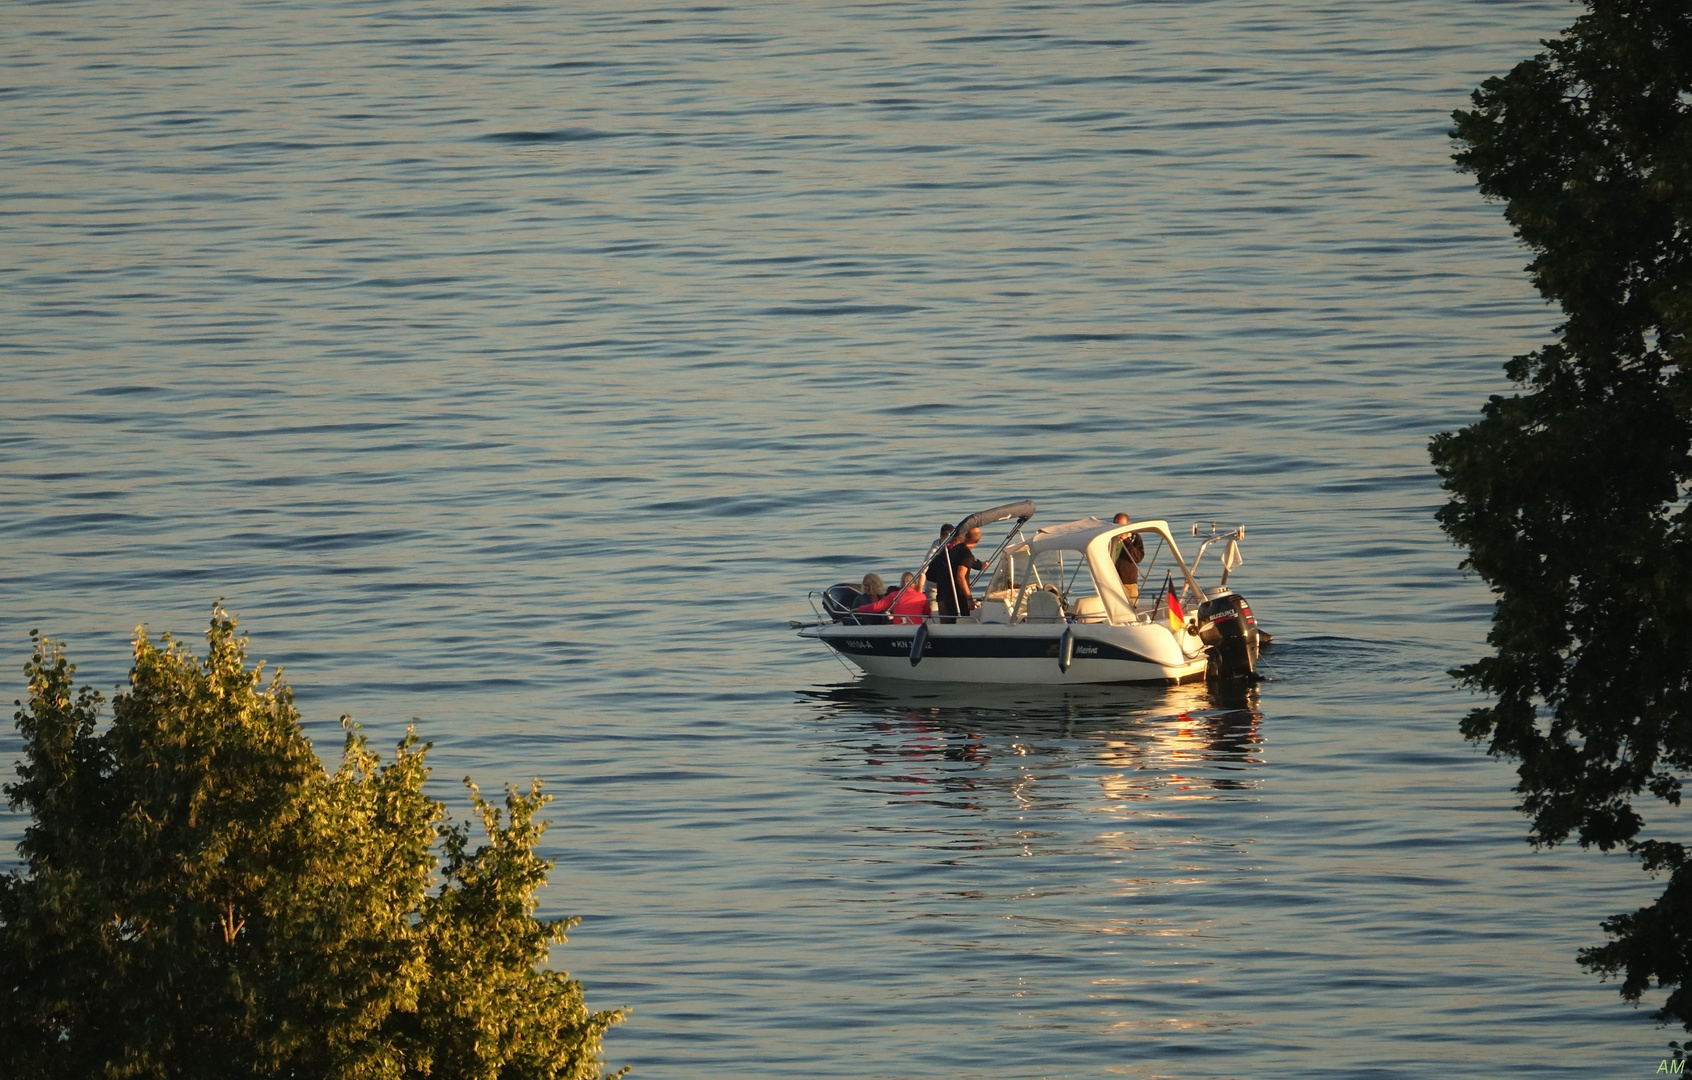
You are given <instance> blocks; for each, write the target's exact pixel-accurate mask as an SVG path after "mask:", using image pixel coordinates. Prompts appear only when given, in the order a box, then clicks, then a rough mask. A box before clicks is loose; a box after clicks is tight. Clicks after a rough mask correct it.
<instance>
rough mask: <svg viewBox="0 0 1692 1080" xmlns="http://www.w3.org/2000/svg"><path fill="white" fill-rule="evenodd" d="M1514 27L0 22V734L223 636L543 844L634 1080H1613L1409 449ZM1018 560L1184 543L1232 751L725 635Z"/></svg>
mask: <svg viewBox="0 0 1692 1080" xmlns="http://www.w3.org/2000/svg"><path fill="white" fill-rule="evenodd" d="M1575 14H1576V9H1575V8H1574V7H1572V6H1571V5H1568V4H1563V3H1554V2H1533V3H1463V2H1459V0H1408V2H1404V3H1394V4H1385V3H1373V2H1360V0H1349V2H1348V0H1333V2H1327V3H1296V2H1288V3H1244V2H1233V0H1216V2H1210V3H1144V2H1141V3H1087V2H1081V0H1052V2H1049V3H1040V4H1011V3H993V2H982V3H974V4H966V5H943V4H937V3H927V2H920V0H919V2H910V3H897V4H894V3H874V4H790V5H777V4H763V3H737V2H729V3H723V4H718V5H713V6H663V5H647V6H638V5H633V4H631V5H593V6H589V5H577V4H562V5H535V6H531V5H525V4H509V5H503V6H485V7H472V6H469V5H465V4H443V3H431V2H428V0H421V2H413V3H408V4H404V5H396V4H386V3H382V4H372V3H356V2H350V3H305V2H302V3H288V2H283V3H264V4H228V3H211V2H200V3H196V2H193V0H184V2H181V3H174V4H170V5H145V4H140V5H138V4H121V3H109V2H86V3H54V4H19V3H4V4H0V162H3V163H4V167H3V168H0V215H3V216H0V238H3V241H4V247H3V252H4V254H3V257H0V361H3V363H4V370H5V375H6V378H5V382H4V392H3V395H0V507H3V509H4V513H3V514H0V553H3V555H4V562H5V572H4V575H3V576H0V657H9V659H6V660H5V662H4V670H5V674H4V676H3V683H4V685H3V687H0V689H4V690H5V691H6V697H7V699H10V698H12V697H15V696H18V694H20V693H21V692H22V677H21V668H22V665H23V663H24V661H25V659H26V658H27V655H28V637H27V634H28V631H29V629H30V628H31V627H41V628H42V629H43V630H44V631H46V632H49V633H51V634H53V635H56V636H59V637H61V638H64V639H66V640H68V641H69V642H70V644H71V650H72V654H73V657H74V658H75V659H77V660H79V661H80V663H81V665H82V672H83V674H84V675H85V676H86V677H88V678H89V680H90V681H91V682H94V683H96V684H97V685H102V686H110V685H111V684H113V683H115V682H117V681H119V680H120V679H121V678H122V677H123V674H124V671H125V670H126V660H127V641H128V637H129V635H130V633H131V631H132V628H133V627H134V626H135V625H136V624H137V623H142V622H144V623H146V624H147V626H148V627H149V628H150V629H151V630H152V631H153V632H155V633H156V632H161V631H165V630H172V631H175V632H177V633H178V634H181V635H186V636H191V635H194V634H196V633H197V632H199V631H200V630H201V629H203V627H204V625H205V623H206V619H207V616H208V614H209V610H210V605H211V603H212V601H213V600H214V599H215V598H217V597H223V598H225V599H226V602H227V603H228V604H229V606H230V608H231V609H232V610H233V611H235V612H236V613H237V614H238V615H239V616H240V617H241V618H242V620H243V625H244V626H245V627H246V628H247V629H248V630H249V631H250V632H251V634H252V641H253V646H252V651H253V653H254V655H255V656H259V657H264V658H266V659H268V660H270V661H271V662H272V663H281V664H283V665H284V666H285V667H286V668H287V670H288V672H289V677H290V679H291V681H292V683H293V685H294V686H295V688H296V689H297V691H298V692H299V697H300V702H301V705H302V708H303V710H304V711H305V714H306V716H307V720H308V724H309V726H310V729H311V732H312V734H313V736H314V738H316V739H317V742H318V745H319V746H320V747H321V748H324V749H332V748H333V747H334V746H335V745H336V744H337V742H338V729H337V727H336V723H337V718H338V717H339V716H340V714H341V713H342V712H343V711H345V712H350V713H352V714H354V715H355V716H356V717H357V718H359V719H360V720H361V721H362V722H363V723H364V724H365V725H366V726H367V728H368V729H369V730H370V731H371V732H372V733H374V734H375V735H376V736H377V739H378V741H381V742H384V743H386V742H388V741H390V740H391V739H393V738H396V737H397V736H398V735H399V734H400V733H401V732H402V731H403V728H404V725H405V724H406V723H407V721H408V720H410V719H411V718H412V717H416V718H417V722H418V724H419V726H420V728H421V730H422V732H423V734H424V736H425V737H426V738H429V739H432V740H433V741H434V742H435V745H436V749H435V751H434V754H433V761H434V763H435V767H436V769H435V778H436V781H437V784H438V788H439V791H440V793H441V794H442V796H443V797H448V798H450V799H452V800H454V802H455V805H461V804H460V803H459V802H458V800H459V799H460V795H459V794H458V793H457V789H456V781H457V779H458V778H459V777H460V776H463V775H465V774H472V775H474V776H475V777H476V779H477V780H478V781H480V782H481V783H482V785H483V786H484V787H485V788H486V787H496V786H497V785H498V784H500V783H502V782H506V781H521V780H524V779H526V778H528V777H530V776H533V775H539V776H541V777H542V778H543V779H544V780H545V781H546V783H547V784H548V786H549V789H550V790H551V791H553V792H554V793H555V794H556V795H557V801H556V802H555V803H554V804H553V805H552V807H551V816H552V821H553V825H552V830H551V832H550V833H549V834H548V837H547V843H548V852H549V854H550V855H551V856H552V857H555V858H556V859H557V860H558V869H557V870H556V872H555V874H554V877H553V883H552V887H551V888H550V889H549V890H548V891H547V892H546V894H545V906H546V910H547V911H548V912H550V913H553V914H560V913H565V912H569V913H575V914H580V915H582V916H584V917H585V918H584V922H583V923H582V925H581V927H580V928H579V929H578V930H577V932H576V933H575V934H574V935H573V937H572V941H571V944H570V945H568V946H567V947H565V948H563V949H562V950H561V951H560V952H559V953H558V954H557V956H556V959H557V961H558V963H560V964H561V965H562V966H565V967H567V968H568V969H569V970H570V971H571V972H572V973H573V974H574V975H577V976H579V977H580V978H582V979H583V980H584V982H585V983H586V984H587V987H588V992H589V1000H590V1002H591V1003H592V1004H594V1005H596V1006H612V1005H628V1006H632V1007H633V1010H634V1012H633V1016H632V1018H631V1019H630V1020H629V1021H628V1023H627V1024H625V1025H624V1026H622V1027H620V1028H618V1029H616V1030H615V1031H614V1032H613V1033H612V1034H611V1036H610V1037H609V1039H608V1040H607V1050H608V1055H609V1059H610V1061H611V1062H612V1063H613V1064H618V1065H620V1064H632V1065H633V1066H635V1075H636V1076H637V1077H639V1076H644V1077H690V1076H710V1075H734V1076H757V1077H794V1076H852V1077H913V1076H936V1077H938V1076H979V1077H994V1078H998V1077H1005V1078H1012V1077H1099V1076H1115V1075H1121V1076H1137V1077H1186V1076H1211V1075H1216V1076H1246V1075H1250V1076H1260V1077H1288V1078H1292V1077H1358V1076H1380V1077H1436V1076H1438V1077H1444V1076H1468V1077H1495V1076H1500V1075H1507V1074H1509V1073H1512V1072H1515V1071H1518V1070H1523V1069H1529V1068H1531V1069H1533V1070H1535V1071H1536V1072H1538V1073H1542V1074H1551V1075H1568V1076H1604V1077H1609V1076H1622V1075H1633V1074H1635V1073H1638V1074H1645V1073H1648V1072H1652V1071H1654V1070H1655V1068H1656V1063H1657V1060H1658V1058H1659V1057H1660V1056H1661V1048H1662V1046H1663V1044H1664V1043H1665V1042H1666V1039H1667V1038H1668V1036H1669V1034H1671V1033H1669V1032H1664V1031H1661V1030H1659V1029H1657V1028H1655V1027H1654V1026H1653V1025H1652V1024H1651V1023H1650V1022H1649V1020H1648V1018H1647V1014H1646V1012H1645V1011H1643V1010H1634V1009H1631V1008H1629V1007H1626V1006H1625V1005H1623V1004H1622V1003H1621V1002H1620V1001H1619V999H1618V998H1617V996H1616V994H1615V991H1614V988H1613V987H1612V986H1602V985H1599V984H1597V983H1595V982H1593V981H1592V980H1591V979H1590V978H1589V977H1588V976H1586V975H1585V974H1583V973H1582V972H1581V971H1580V970H1579V969H1578V968H1577V967H1576V965H1575V963H1574V952H1575V950H1576V949H1577V948H1579V947H1581V946H1583V945H1590V944H1594V943H1596V942H1597V941H1600V940H1602V934H1601V932H1600V931H1599V930H1598V927H1597V922H1598V920H1599V919H1600V918H1602V917H1604V916H1606V915H1608V914H1611V913H1613V912H1616V911H1620V910H1623V909H1626V908H1629V907H1631V906H1633V905H1635V904H1637V903H1639V902H1642V901H1643V900H1644V899H1645V898H1646V897H1647V896H1648V895H1650V883H1649V882H1648V881H1646V880H1645V879H1644V878H1643V876H1642V875H1640V874H1639V873H1638V871H1637V869H1636V866H1635V864H1633V863H1631V862H1628V861H1627V860H1624V859H1621V858H1616V857H1602V856H1599V855H1597V854H1595V853H1581V852H1579V851H1578V850H1577V851H1561V850H1559V851H1554V852H1549V853H1543V852H1542V853H1535V852H1533V851H1531V850H1530V849H1529V848H1528V847H1527V846H1526V845H1525V844H1524V843H1523V842H1522V839H1521V838H1522V836H1523V834H1524V832H1525V822H1524V821H1523V820H1522V819H1521V818H1520V817H1519V816H1518V815H1516V814H1515V813H1514V812H1513V811H1512V810H1511V804H1512V802H1513V799H1512V796H1511V795H1510V793H1509V790H1508V789H1509V787H1510V785H1511V783H1512V782H1513V775H1512V772H1511V770H1510V769H1509V768H1508V766H1507V765H1504V764H1500V763H1496V762H1493V761H1491V760H1489V759H1487V758H1486V757H1485V755H1484V754H1482V753H1480V752H1479V751H1478V750H1476V749H1475V748H1473V747H1470V746H1468V745H1466V744H1465V743H1464V742H1463V741H1462V740H1461V738H1460V737H1459V736H1458V734H1457V731H1456V723H1457V720H1458V718H1459V717H1460V715H1461V714H1462V713H1463V711H1464V710H1466V709H1467V708H1468V707H1469V705H1470V701H1469V699H1468V698H1467V697H1466V696H1465V695H1464V694H1463V693H1461V692H1459V691H1457V690H1455V689H1453V688H1452V687H1451V685H1450V681H1449V679H1448V678H1447V677H1446V676H1445V674H1444V671H1445V670H1446V669H1447V668H1449V667H1451V666H1452V665H1454V664H1456V663H1461V662H1464V661H1465V660H1467V659H1470V658H1473V657H1474V656H1476V655H1477V654H1478V652H1479V650H1480V649H1481V648H1482V643H1483V637H1484V633H1485V629H1486V620H1487V616H1488V612H1489V596H1488V594H1487V592H1486V590H1485V589H1484V587H1483V586H1482V585H1480V584H1479V583H1477V582H1476V581H1474V580H1465V579H1464V578H1462V577H1461V576H1460V575H1459V574H1458V572H1457V570H1456V568H1455V566H1456V562H1457V560H1458V553H1457V552H1456V551H1455V550H1454V549H1452V548H1451V547H1450V546H1448V545H1447V544H1446V543H1445V542H1444V540H1443V538H1442V537H1441V535H1440V534H1439V533H1438V531H1437V529H1436V528H1435V526H1434V524H1433V522H1432V520H1431V511H1432V509H1433V508H1434V507H1435V506H1436V505H1437V504H1438V503H1439V501H1440V496H1439V492H1438V489H1437V485H1436V483H1435V481H1434V479H1433V477H1432V476H1431V475H1430V470H1429V468H1428V465H1427V459H1426V450H1425V447H1426V442H1427V439H1428V436H1429V435H1430V434H1432V433H1433V432H1436V431H1440V430H1444V429H1448V428H1451V427H1454V426H1456V425H1459V424H1462V423H1465V422H1467V421H1468V420H1469V419H1470V418H1472V417H1473V416H1475V415H1476V410H1477V409H1478V407H1479V405H1480V404H1481V402H1482V401H1484V399H1485V396H1486V395H1487V394H1488V393H1493V392H1499V391H1501V390H1502V389H1504V387H1503V385H1502V382H1501V378H1502V376H1501V373H1500V364H1501V362H1502V361H1503V360H1504V359H1506V358H1507V357H1508V356H1510V355H1511V354H1513V353H1516V352H1521V351H1524V350H1526V349H1528V348H1531V347H1533V346H1534V345H1535V344H1536V343H1537V342H1540V341H1542V340H1544V338H1545V337H1546V335H1547V333H1548V330H1549V327H1550V326H1551V325H1552V324H1553V323H1554V322H1555V321H1556V319H1555V312H1552V311H1549V310H1547V309H1546V308H1545V307H1544V306H1543V305H1542V304H1541V303H1540V302H1539V301H1538V299H1537V297H1536V296H1534V295H1533V294H1532V292H1531V290H1530V289H1529V287H1528V285H1527V283H1526V281H1525V279H1524V277H1523V275H1522V274H1521V272H1520V269H1521V266H1522V264H1523V263H1524V262H1525V261H1526V255H1525V254H1524V252H1523V251H1522V250H1521V249H1519V248H1518V247H1517V246H1516V245H1515V244H1514V242H1513V240H1512V239H1511V238H1510V236H1509V234H1508V230H1507V228H1506V227H1505V225H1504V223H1503V222H1502V220H1501V218H1500V216H1499V213H1498V209H1497V208H1496V207H1494V206H1488V205H1486V204H1484V203H1483V202H1482V201H1481V200H1480V199H1479V198H1478V197H1477V196H1476V194H1475V193H1474V190H1473V187H1472V184H1471V182H1470V181H1469V179H1468V178H1466V177H1463V176H1460V175H1458V174H1456V173H1454V172H1453V171H1452V170H1451V168H1450V161H1449V146H1448V143H1447V139H1446V137H1445V131H1446V129H1447V128H1448V126H1449V114H1450V111H1451V110H1452V109H1453V108H1455V107H1459V106H1461V105H1462V104H1464V102H1465V100H1466V95H1467V93H1468V91H1469V90H1470V89H1471V88H1472V87H1473V86H1475V85H1476V84H1477V83H1478V82H1479V81H1480V80H1481V79H1483V78H1485V77H1486V76H1488V75H1491V74H1497V73H1501V72H1502V71H1504V70H1506V69H1507V68H1508V66H1509V65H1510V64H1512V63H1514V62H1515V61H1516V60H1518V59H1521V58H1523V57H1525V56H1527V55H1529V54H1530V53H1531V52H1532V51H1533V50H1534V49H1535V48H1536V44H1535V42H1536V41H1537V39H1539V38H1543V37H1547V36H1550V35H1552V34H1554V33H1555V32H1556V31H1557V30H1558V29H1560V28H1561V27H1562V26H1563V25H1565V24H1567V23H1568V22H1570V21H1572V19H1573V17H1574V15H1575ZM1019 497H1031V498H1034V499H1035V500H1037V501H1038V502H1039V504H1040V506H1041V513H1040V516H1039V517H1038V518H1037V519H1036V523H1047V524H1049V523H1053V522H1058V521H1063V520H1067V519H1069V518H1073V517H1079V516H1082V515H1084V514H1091V513H1101V514H1108V513H1110V512H1113V511H1115V510H1118V509H1126V510H1128V511H1129V512H1131V513H1133V514H1134V515H1135V516H1136V517H1166V518H1169V519H1170V520H1171V521H1172V522H1174V523H1175V525H1176V527H1177V528H1184V527H1185V526H1186V525H1187V524H1188V523H1190V522H1191V521H1193V520H1198V519H1204V520H1209V519H1211V518H1222V519H1227V520H1240V521H1244V522H1246V523H1247V525H1248V528H1249V533H1248V540H1247V544H1246V546H1245V555H1246V559H1247V562H1246V565H1245V566H1243V567H1242V568H1241V569H1240V570H1239V571H1237V572H1236V574H1237V577H1236V579H1235V580H1236V583H1237V585H1238V586H1239V588H1240V590H1241V591H1242V592H1244V593H1245V594H1246V595H1247V596H1248V597H1250V598H1251V600H1252V602H1253V606H1254V608H1256V610H1257V611H1258V613H1259V615H1260V617H1261V618H1262V619H1263V620H1265V622H1266V624H1267V625H1268V626H1269V628H1270V629H1272V630H1273V631H1274V632H1275V633H1276V635H1277V639H1278V640H1277V644H1276V646H1275V649H1274V651H1273V653H1272V655H1271V656H1270V657H1269V658H1268V659H1267V661H1266V668H1267V671H1268V674H1269V675H1270V680H1269V681H1268V682H1267V683H1265V684H1264V686H1263V687H1262V689H1261V692H1260V694H1259V695H1258V696H1256V697H1255V698H1253V699H1252V700H1250V701H1245V702H1240V701H1225V700H1219V699H1213V698H1211V697H1209V696H1207V694H1206V692H1205V691H1204V690H1203V689H1202V688H1200V689H1192V688H1187V689H1181V690H1174V691H1163V690H1126V691H1125V690H1109V691H1090V692H1085V693H1081V692H1075V693H1061V692H1050V693H1044V694H1033V693H1017V692H1010V691H994V692H986V691H969V690H964V689H957V688H954V689H952V690H946V689H944V688H942V689H938V690H937V689H934V688H926V689H920V690H913V689H909V688H905V687H901V686H900V685H899V684H893V683H872V682H869V681H865V680H863V679H860V678H859V677H857V676H855V675H854V674H852V673H851V672H849V671H847V670H844V669H843V668H842V667H841V666H840V665H839V664H838V663H836V662H835V661H834V660H832V659H830V658H829V657H828V656H827V655H825V654H823V653H822V652H819V651H818V650H817V648H815V647H814V646H809V645H807V644H806V643H802V642H799V641H797V640H796V639H795V638H794V636H793V635H792V633H791V631H790V630H789V629H788V628H787V625H786V620H787V619H788V618H790V617H795V616H799V615H802V614H805V613H806V605H805V600H804V595H805V592H806V590H808V589H811V588H816V587H820V586H823V585H827V584H829V583H831V582H834V581H838V580H844V579H851V578H856V577H859V576H861V575H862V574H863V573H864V572H865V571H866V570H876V571H878V572H880V573H882V574H884V575H888V574H896V573H897V572H898V571H900V570H902V569H907V568H911V564H912V563H913V562H914V561H915V560H916V559H917V557H918V555H919V554H920V552H921V550H922V549H923V547H924V546H925V544H926V542H927V539H928V538H929V536H930V535H931V534H932V532H933V531H934V529H935V528H936V526H937V525H938V523H939V522H941V521H955V520H957V518H958V517H960V516H961V515H963V514H965V513H968V512H970V511H972V510H975V509H979V508H981V507H983V506H986V505H991V504H993V503H997V502H1001V501H1005V500H1008V499H1011V498H1019ZM17 747H18V743H17V738H16V735H15V733H11V732H9V731H8V733H7V734H6V735H5V737H4V741H3V742H0V752H3V755H4V757H5V758H6V759H8V760H9V759H10V758H11V757H13V756H14V755H15V753H16V751H17ZM21 827H22V824H21V822H20V821H19V819H18V818H17V817H16V815H11V816H6V817H0V829H3V834H0V838H3V839H4V840H5V842H6V843H7V844H10V843H13V842H15V839H16V837H17V835H18V832H19V830H20V829H21Z"/></svg>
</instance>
